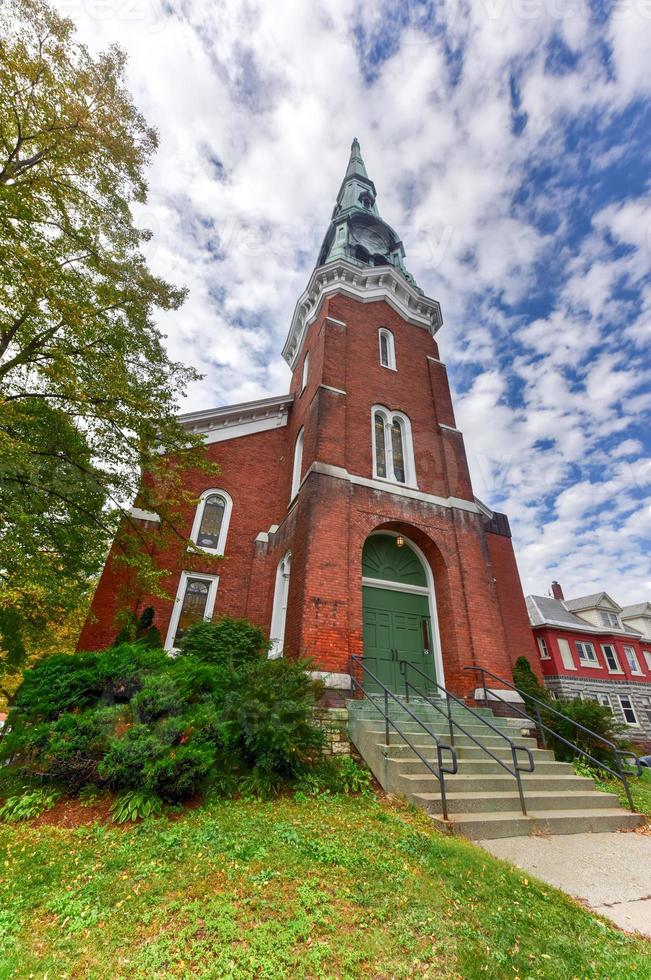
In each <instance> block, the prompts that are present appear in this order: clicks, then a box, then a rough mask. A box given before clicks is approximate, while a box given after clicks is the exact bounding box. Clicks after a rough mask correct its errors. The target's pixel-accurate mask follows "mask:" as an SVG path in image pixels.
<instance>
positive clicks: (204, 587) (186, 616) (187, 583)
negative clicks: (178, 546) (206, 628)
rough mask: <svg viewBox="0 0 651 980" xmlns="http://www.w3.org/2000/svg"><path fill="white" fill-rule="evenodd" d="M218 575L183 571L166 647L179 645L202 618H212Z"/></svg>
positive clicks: (170, 647)
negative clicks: (188, 631)
mask: <svg viewBox="0 0 651 980" xmlns="http://www.w3.org/2000/svg"><path fill="white" fill-rule="evenodd" d="M218 582H219V578H218V576H217V575H202V574H199V573H195V572H181V580H180V582H179V588H178V592H177V593H176V599H175V600H174V608H173V609H172V616H171V619H170V624H169V629H168V631H167V639H166V640H165V649H166V650H173V649H175V648H176V647H178V645H179V643H180V642H181V640H182V639H183V637H184V635H185V633H186V631H187V629H188V628H189V627H190V626H192V625H193V624H194V623H198V622H200V621H201V620H202V619H210V618H211V616H212V613H213V609H214V607H215V597H216V595H217V583H218Z"/></svg>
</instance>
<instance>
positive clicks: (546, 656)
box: [538, 636, 552, 660]
mask: <svg viewBox="0 0 651 980" xmlns="http://www.w3.org/2000/svg"><path fill="white" fill-rule="evenodd" d="M538 650H539V651H540V659H541V660H551V659H552V658H551V655H550V653H549V648H548V646H547V643H546V641H545V639H544V637H542V636H539V637H538Z"/></svg>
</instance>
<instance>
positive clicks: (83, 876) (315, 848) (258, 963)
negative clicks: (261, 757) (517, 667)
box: [0, 796, 651, 980]
mask: <svg viewBox="0 0 651 980" xmlns="http://www.w3.org/2000/svg"><path fill="white" fill-rule="evenodd" d="M0 846H1V847H2V850H3V852H4V853H3V855H2V860H3V862H4V867H3V872H4V873H3V875H2V879H1V884H0V977H2V978H4V977H7V978H8V977H12V978H15V977H30V976H38V977H43V976H45V975H47V976H48V977H50V978H53V977H63V976H69V977H84V978H86V977H93V978H95V977H97V978H104V977H106V978H109V977H110V978H111V980H113V978H118V977H125V978H126V977H128V978H134V977H148V978H149V977H154V976H156V977H161V976H165V977H166V976H170V977H211V978H213V977H222V976H224V977H287V976H291V977H414V976H429V977H436V978H438V977H464V978H474V977H477V978H481V977H490V978H500V977H505V978H506V977H508V978H511V980H512V978H515V977H520V978H525V977H526V978H530V977H549V978H554V980H558V978H561V977H562V978H570V977H581V978H584V977H599V978H608V980H615V978H626V980H630V978H631V977H640V978H642V977H644V978H651V944H648V943H646V942H644V941H643V940H635V939H633V938H630V937H628V936H625V935H624V934H622V933H619V932H617V931H616V930H614V929H612V928H610V927H609V926H607V925H606V924H605V923H604V922H602V921H601V920H600V919H598V918H597V917H595V916H593V915H591V914H589V913H588V912H586V911H584V910H583V909H582V908H580V907H579V906H578V905H576V904H575V903H573V902H572V901H571V900H570V899H568V898H566V897H565V896H563V895H562V894H561V893H560V892H557V891H555V890H554V889H552V888H550V887H548V886H546V885H543V884H539V883H538V882H536V881H535V880H532V879H531V878H527V876H526V875H525V874H524V873H522V872H518V871H515V870H512V869H510V868H509V867H508V866H507V865H505V864H503V863H501V862H499V861H496V860H493V859H492V858H491V857H490V856H489V855H487V854H485V853H484V852H483V851H481V850H480V849H479V848H477V847H474V846H473V845H472V844H470V843H467V842H466V841H463V840H458V839H452V838H446V837H442V836H440V835H438V834H437V833H436V832H435V831H433V830H432V829H431V828H430V826H429V823H428V821H427V818H426V817H424V816H423V815H422V814H420V813H416V812H413V811H410V810H407V809H403V808H399V807H397V806H395V805H391V804H388V803H385V802H380V801H377V800H375V799H374V798H371V797H362V798H359V797H358V798H351V797H327V796H325V797H320V798H318V799H302V800H300V801H298V800H293V799H289V798H287V799H282V800H279V801H276V802H273V803H258V802H215V803H208V804H206V805H204V806H203V807H201V808H200V809H196V810H186V811H185V812H184V813H183V814H182V815H181V816H180V818H179V819H177V820H174V821H169V820H167V819H165V818H163V819H159V820H154V821H149V822H147V823H144V824H141V825H139V826H134V827H129V828H128V829H121V828H118V827H115V826H105V825H94V826H85V827H79V828H77V829H73V830H71V829H63V828H60V827H51V826H24V825H19V826H2V827H0Z"/></svg>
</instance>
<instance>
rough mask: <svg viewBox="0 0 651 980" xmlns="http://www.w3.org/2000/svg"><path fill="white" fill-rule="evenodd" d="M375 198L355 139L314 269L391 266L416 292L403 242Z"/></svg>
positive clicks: (374, 192)
mask: <svg viewBox="0 0 651 980" xmlns="http://www.w3.org/2000/svg"><path fill="white" fill-rule="evenodd" d="M376 196H377V194H376V190H375V184H374V183H373V181H372V180H371V179H370V177H369V176H368V174H367V172H366V167H365V165H364V160H363V159H362V152H361V149H360V145H359V140H358V139H357V138H355V139H354V140H353V142H352V145H351V148H350V159H349V161H348V166H347V168H346V173H345V175H344V179H343V181H342V183H341V187H340V188H339V193H338V194H337V203H336V204H335V208H334V211H333V212H332V218H331V219H330V226H329V228H328V231H327V232H326V236H325V238H324V240H323V245H322V246H321V251H320V252H319V258H318V262H317V266H321V265H325V264H326V263H328V262H334V261H336V260H337V259H345V260H346V261H348V262H352V263H353V264H354V265H360V266H382V265H391V266H393V267H394V268H395V269H397V270H398V271H399V272H400V273H401V275H402V276H404V278H405V279H406V280H407V282H409V283H410V284H411V285H412V286H414V287H415V288H416V289H418V288H419V287H418V286H417V285H416V282H415V280H414V277H413V276H412V275H410V273H409V272H407V270H406V268H405V265H404V261H403V259H404V255H405V250H404V248H403V246H402V242H401V241H400V239H399V237H398V235H397V234H396V233H395V231H394V230H393V228H391V227H390V225H388V224H387V223H386V221H383V220H382V218H381V217H380V213H379V211H378V209H377V204H376ZM419 291H420V290H419Z"/></svg>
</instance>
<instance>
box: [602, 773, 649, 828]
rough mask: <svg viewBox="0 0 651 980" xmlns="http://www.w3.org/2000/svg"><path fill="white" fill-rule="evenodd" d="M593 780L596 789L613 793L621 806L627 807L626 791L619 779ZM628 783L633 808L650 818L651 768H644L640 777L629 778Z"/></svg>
mask: <svg viewBox="0 0 651 980" xmlns="http://www.w3.org/2000/svg"><path fill="white" fill-rule="evenodd" d="M595 782H596V786H597V789H600V790H603V792H604V793H614V794H615V795H616V796H618V797H619V800H620V803H621V804H622V806H625V807H626V808H627V809H628V800H627V798H626V793H625V792H624V787H623V785H622V783H621V782H620V781H619V779H608V780H602V779H596V780H595ZM628 783H629V786H630V789H631V796H632V797H633V802H634V804H635V809H636V810H637V812H638V813H644V814H645V815H646V816H647V818H648V819H649V820H651V769H645V770H644V772H643V774H642V776H641V778H640V779H633V778H630V779H629V781H628Z"/></svg>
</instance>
